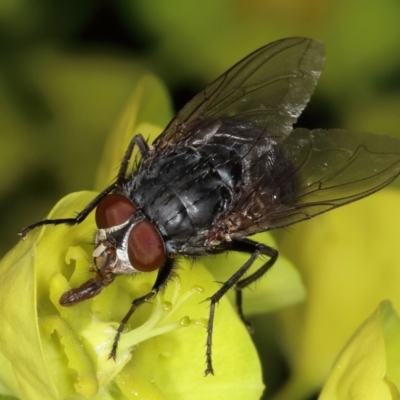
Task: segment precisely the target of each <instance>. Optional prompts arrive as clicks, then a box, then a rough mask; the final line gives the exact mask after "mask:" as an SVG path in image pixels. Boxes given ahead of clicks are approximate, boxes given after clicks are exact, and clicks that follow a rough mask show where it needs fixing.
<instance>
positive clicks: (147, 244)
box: [128, 221, 165, 272]
mask: <svg viewBox="0 0 400 400" xmlns="http://www.w3.org/2000/svg"><path fill="white" fill-rule="evenodd" d="M128 257H129V261H130V262H131V264H132V265H133V266H134V267H135V268H136V269H137V270H138V271H143V272H150V271H154V270H156V269H158V268H160V267H161V266H162V265H163V264H164V261H165V249H164V241H163V239H162V237H161V235H160V234H159V232H158V230H157V229H156V227H155V226H154V225H153V224H152V223H151V222H150V221H143V222H141V223H140V224H138V225H136V226H134V227H133V229H132V231H131V233H130V234H129V240H128Z"/></svg>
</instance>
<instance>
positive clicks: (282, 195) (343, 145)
mask: <svg viewBox="0 0 400 400" xmlns="http://www.w3.org/2000/svg"><path fill="white" fill-rule="evenodd" d="M277 146H279V147H280V151H281V157H282V154H284V156H285V159H286V160H288V163H287V164H286V167H285V168H281V169H280V170H279V171H277V172H276V173H275V174H274V175H273V176H274V178H275V179H273V182H263V181H262V180H260V179H258V180H255V181H253V182H252V183H251V185H250V187H248V188H247V190H245V192H247V193H248V196H244V198H243V199H242V202H241V204H239V205H238V207H237V210H235V212H238V211H239V209H240V213H241V215H247V218H246V219H243V221H242V225H241V230H242V231H243V232H246V234H250V233H256V232H260V231H265V230H270V229H275V228H278V227H283V226H287V225H291V224H294V223H296V222H299V221H302V220H304V219H308V218H311V217H313V216H315V215H318V214H321V213H324V212H326V211H330V210H332V209H334V208H337V207H340V206H342V205H345V204H347V203H350V202H352V201H355V200H358V199H361V198H363V197H365V196H368V195H370V194H372V193H374V192H376V191H378V190H380V189H382V188H383V187H385V186H386V185H388V184H389V183H390V182H392V181H393V180H394V179H395V178H396V177H397V176H398V175H399V174H400V140H399V139H396V138H393V137H390V136H383V135H374V134H369V133H358V132H350V131H345V130H323V129H317V130H313V131H309V130H307V129H295V130H293V132H292V134H291V135H290V136H289V137H287V138H286V139H285V140H284V141H282V142H280V143H279V144H278V145H277ZM284 188H286V191H285V190H284ZM243 210H246V212H245V214H243Z"/></svg>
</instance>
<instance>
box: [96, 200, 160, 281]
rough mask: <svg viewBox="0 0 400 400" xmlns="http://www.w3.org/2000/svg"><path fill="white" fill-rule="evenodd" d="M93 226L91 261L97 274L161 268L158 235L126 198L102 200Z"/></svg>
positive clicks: (148, 270) (152, 225) (131, 272)
mask: <svg viewBox="0 0 400 400" xmlns="http://www.w3.org/2000/svg"><path fill="white" fill-rule="evenodd" d="M96 224H97V227H98V231H97V233H96V237H95V245H96V248H95V250H94V252H93V257H94V259H95V263H96V266H97V268H98V269H99V270H100V271H104V270H110V271H112V272H113V273H114V274H133V273H137V272H150V271H154V270H156V269H158V268H160V267H161V266H162V265H163V263H164V261H165V256H166V254H165V247H164V241H163V239H162V237H161V235H160V233H159V232H158V230H157V228H156V227H155V226H154V224H152V223H151V222H150V221H149V220H147V219H146V218H145V217H144V216H143V214H142V213H141V212H140V211H139V210H137V208H136V206H135V204H133V202H132V201H131V200H130V199H128V198H127V197H125V196H123V195H120V194H110V195H108V196H106V197H104V198H103V199H102V200H101V201H100V203H99V204H98V206H97V209H96Z"/></svg>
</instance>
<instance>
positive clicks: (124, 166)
mask: <svg viewBox="0 0 400 400" xmlns="http://www.w3.org/2000/svg"><path fill="white" fill-rule="evenodd" d="M135 145H137V146H138V148H139V150H140V153H141V154H142V156H145V155H147V153H148V150H149V147H148V145H147V143H146V141H145V140H144V138H143V136H142V135H136V136H135V137H134V138H133V139H132V140H131V142H130V143H129V145H128V148H127V149H126V151H125V154H124V158H123V159H122V162H121V166H120V168H119V171H118V175H117V179H116V180H115V182H113V183H112V184H111V185H109V186H107V187H106V188H105V189H104V190H103V191H102V192H101V193H99V194H98V195H97V196H96V197H95V198H94V199H93V200H92V201H91V202H90V203H89V204H88V205H87V206H86V207H85V208H84V209H83V210H82V211H80V212H79V213H78V214H77V215H76V217H71V218H59V219H43V220H41V221H38V222H35V223H33V224H31V225H29V226H27V227H26V228H23V229H21V230H20V231H19V233H18V234H19V235H20V236H21V237H22V238H23V239H25V238H26V236H27V235H28V233H29V232H30V231H31V230H32V229H35V228H38V227H39V226H43V225H60V224H65V225H70V226H72V225H76V224H80V223H81V222H82V221H83V220H84V219H85V218H86V217H87V216H88V215H89V214H90V213H91V212H92V211H93V210H94V209H95V208H96V207H97V205H98V204H99V203H100V201H101V200H102V199H103V198H104V197H106V196H107V195H108V194H109V193H111V192H112V191H113V190H115V189H116V188H117V187H118V186H120V185H121V184H122V182H123V181H124V180H125V177H126V173H127V170H128V166H129V161H130V159H131V156H132V152H133V149H134V147H135Z"/></svg>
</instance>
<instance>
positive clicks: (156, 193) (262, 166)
mask: <svg viewBox="0 0 400 400" xmlns="http://www.w3.org/2000/svg"><path fill="white" fill-rule="evenodd" d="M228 122H229V121H228ZM213 127H214V135H213V137H212V139H211V140H210V139H209V138H208V139H207V140H206V141H204V143H202V142H201V141H200V140H195V141H194V143H193V144H192V145H191V146H189V144H191V143H185V144H184V145H182V146H176V147H174V148H172V149H171V150H170V151H168V152H167V153H166V154H162V155H160V156H159V157H154V158H151V157H149V160H148V159H147V158H146V157H144V159H142V162H141V164H140V166H139V169H138V171H135V172H134V173H133V176H131V177H130V178H129V179H128V180H127V181H126V183H124V184H123V185H122V190H121V191H120V193H122V194H124V195H125V196H127V197H129V198H131V199H132V200H133V202H134V203H135V204H136V205H137V206H138V207H139V208H140V209H141V210H142V211H143V213H144V214H145V216H146V217H147V218H148V219H149V220H150V221H152V222H153V223H154V225H156V226H157V228H158V229H159V231H160V232H161V234H162V236H163V238H164V240H165V246H166V248H167V251H168V252H169V253H179V254H184V255H191V256H198V255H204V254H205V253H208V252H215V251H216V250H218V248H222V249H223V248H224V247H225V244H226V243H225V241H223V240H220V243H219V244H216V241H217V240H218V238H217V237H218V233H219V236H221V235H222V236H223V235H230V236H231V237H232V238H239V237H243V235H242V234H241V233H240V232H238V229H236V228H237V227H234V226H231V227H230V228H229V227H227V226H226V224H225V225H224V224H223V223H222V224H221V221H222V222H223V221H226V220H227V219H228V218H229V216H230V215H231V214H232V212H233V210H235V209H237V208H238V206H239V205H240V203H241V200H242V199H243V198H245V197H246V196H248V193H247V191H246V190H245V188H246V187H248V184H249V183H251V182H254V181H256V180H260V184H259V190H261V191H264V192H265V193H270V199H269V203H270V204H273V203H274V202H275V203H276V202H279V203H282V202H284V201H290V199H291V198H292V197H293V195H294V194H295V188H296V185H295V175H294V174H293V167H292V165H291V163H290V161H289V160H288V158H287V157H286V156H285V154H284V152H283V150H282V149H281V148H280V147H279V145H277V144H274V142H273V140H272V139H271V140H269V141H268V142H267V143H266V144H265V147H264V148H260V147H254V146H252V143H253V141H255V139H256V138H257V137H259V136H260V131H259V129H253V130H252V131H251V132H250V130H251V126H250V125H249V124H248V138H252V137H253V138H254V140H251V141H245V142H243V141H240V140H238V138H237V137H236V136H235V126H232V123H230V124H226V123H224V122H223V121H216V122H215V123H214V124H213ZM241 128H243V127H242V126H241ZM205 131H207V128H205V129H204V130H202V133H203V134H204V132H205ZM261 152H263V156H262V157H261V154H262V153H261ZM283 176H287V177H288V178H287V179H286V180H284V179H282V177H283ZM246 183H247V184H246ZM274 196H275V198H274ZM213 233H216V234H217V235H213ZM213 236H214V240H212V238H213Z"/></svg>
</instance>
